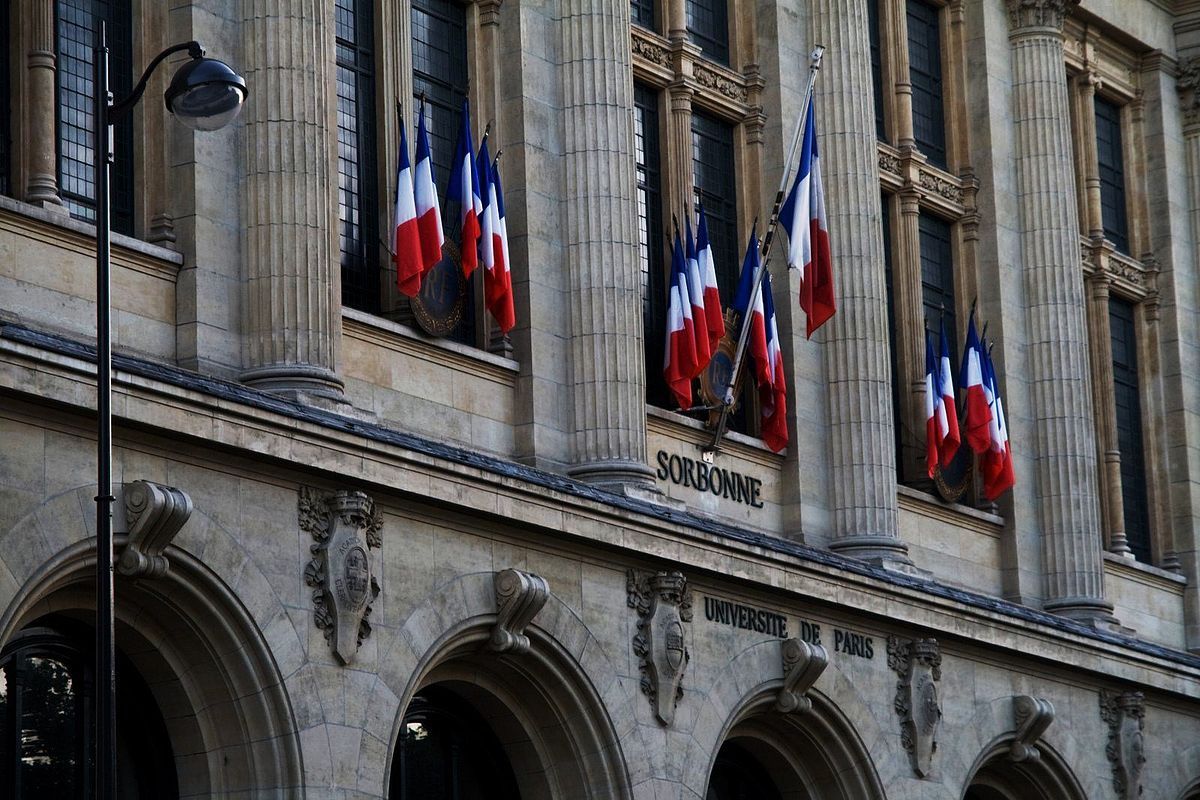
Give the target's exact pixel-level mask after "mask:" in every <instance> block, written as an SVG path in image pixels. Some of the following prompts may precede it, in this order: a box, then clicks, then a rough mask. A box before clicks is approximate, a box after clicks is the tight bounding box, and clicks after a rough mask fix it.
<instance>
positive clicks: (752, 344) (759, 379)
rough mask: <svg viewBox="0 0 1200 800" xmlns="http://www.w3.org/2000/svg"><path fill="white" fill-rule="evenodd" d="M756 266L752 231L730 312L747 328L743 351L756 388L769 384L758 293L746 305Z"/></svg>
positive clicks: (755, 235)
mask: <svg viewBox="0 0 1200 800" xmlns="http://www.w3.org/2000/svg"><path fill="white" fill-rule="evenodd" d="M758 264H759V260H758V236H757V233H756V231H754V230H752V231H750V241H749V242H747V243H746V257H745V258H744V259H743V260H742V274H741V277H740V278H738V287H737V292H736V293H735V294H734V296H733V309H734V311H736V312H737V314H738V316H739V318H740V319H741V321H742V323H741V324H742V325H749V326H750V333H749V338H748V340H747V345H746V350H747V351H748V352H749V353H750V355H751V357H753V358H754V375H755V381H754V383H755V385H756V386H767V385H770V383H771V378H772V367H771V361H770V359H768V357H767V325H766V315H765V314H764V312H763V293H762V291H761V290H760V291H759V292H758V294H757V295H756V296H755V298H754V305H753V306H751V305H750V292H751V290H752V289H753V288H754V276H755V274H756V273H757V272H758Z"/></svg>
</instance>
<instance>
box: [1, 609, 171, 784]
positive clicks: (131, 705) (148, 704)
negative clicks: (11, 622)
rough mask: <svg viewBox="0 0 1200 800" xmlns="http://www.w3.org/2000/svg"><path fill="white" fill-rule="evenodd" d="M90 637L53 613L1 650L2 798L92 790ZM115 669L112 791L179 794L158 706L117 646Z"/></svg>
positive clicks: (79, 626)
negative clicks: (114, 787) (114, 782)
mask: <svg viewBox="0 0 1200 800" xmlns="http://www.w3.org/2000/svg"><path fill="white" fill-rule="evenodd" d="M94 642H95V636H94V631H93V629H92V628H91V626H89V625H88V624H87V623H85V622H84V621H82V620H78V619H72V618H70V617H68V616H64V615H58V614H54V615H49V616H46V617H42V618H40V619H38V620H35V621H34V622H33V623H31V624H30V625H28V626H26V627H25V628H24V629H23V630H21V632H20V633H18V634H17V635H16V636H14V637H13V638H12V639H11V640H10V641H9V642H8V644H7V645H5V647H4V649H3V650H2V651H0V796H4V797H13V798H24V797H30V798H51V797H63V798H68V797H90V796H91V794H92V792H93V790H94V785H93V775H94V761H95V752H94V740H93V724H94V719H95V701H96V695H95V680H94V664H95V657H94V653H95V651H94ZM116 674H117V706H116V707H117V714H118V716H117V797H118V798H121V800H158V799H159V798H162V799H163V800H169V799H170V798H175V797H178V796H179V784H178V780H177V778H176V775H175V763H174V755H173V753H172V752H171V745H170V740H169V738H168V736H167V728H166V724H165V723H164V721H163V716H162V712H161V711H160V710H159V708H158V704H157V703H156V702H155V700H154V696H153V695H152V694H151V692H150V689H149V687H148V686H147V685H146V682H145V680H144V679H143V677H142V675H141V674H140V673H139V672H138V670H137V668H136V667H134V665H133V664H132V662H131V661H130V660H129V658H128V657H127V656H126V654H125V653H124V652H122V651H120V650H118V651H117V673H116Z"/></svg>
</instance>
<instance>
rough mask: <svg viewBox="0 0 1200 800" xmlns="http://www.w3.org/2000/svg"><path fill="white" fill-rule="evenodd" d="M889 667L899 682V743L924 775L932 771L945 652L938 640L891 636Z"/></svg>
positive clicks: (939, 722)
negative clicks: (943, 654) (939, 682)
mask: <svg viewBox="0 0 1200 800" xmlns="http://www.w3.org/2000/svg"><path fill="white" fill-rule="evenodd" d="M887 653H888V667H889V668H890V669H891V670H892V671H893V672H895V673H896V674H898V675H899V676H900V679H899V680H898V681H896V700H895V708H896V713H897V714H899V715H900V743H901V744H903V745H904V749H905V750H907V751H908V754H909V756H910V757H911V759H912V766H913V771H915V772H916V773H917V775H918V776H919V777H921V778H924V777H926V776H928V775H929V773H930V772H931V771H932V770H933V754H934V752H935V751H936V750H937V734H938V728H939V727H941V724H942V708H941V704H940V702H939V700H938V691H937V682H938V681H940V680H941V679H942V653H941V650H940V649H938V643H937V640H936V639H914V640H905V639H900V638H899V637H896V636H889V637H888V646H887Z"/></svg>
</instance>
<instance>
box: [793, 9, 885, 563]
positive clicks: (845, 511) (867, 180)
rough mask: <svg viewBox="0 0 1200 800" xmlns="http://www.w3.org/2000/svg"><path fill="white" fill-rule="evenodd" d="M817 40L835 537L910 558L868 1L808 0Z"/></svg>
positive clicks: (872, 553) (859, 554)
mask: <svg viewBox="0 0 1200 800" xmlns="http://www.w3.org/2000/svg"><path fill="white" fill-rule="evenodd" d="M812 20H813V28H814V30H813V41H815V42H819V43H820V44H823V45H825V47H826V48H827V49H826V50H825V59H824V61H823V63H822V66H821V77H820V80H818V81H817V109H818V111H817V113H818V114H819V115H820V116H819V122H820V131H821V169H822V171H823V172H824V183H825V193H826V195H825V201H826V214H827V218H828V222H829V231H830V239H831V241H830V246H831V249H832V251H833V254H834V256H833V257H834V259H836V262H837V264H838V267H837V282H838V287H837V296H838V311H837V313H836V314H835V315H834V316H833V319H832V320H831V321H830V322H829V324H827V325H826V326H825V328H824V329H823V332H822V333H820V334H818V335H817V341H818V342H820V343H821V345H822V351H823V354H824V359H825V372H826V375H827V380H828V385H829V438H830V454H829V466H830V482H831V485H832V489H833V491H832V499H833V541H832V542H831V543H830V547H832V548H833V549H835V550H838V551H840V552H843V553H845V554H847V555H850V556H853V557H856V558H862V559H865V560H867V561H871V562H873V563H878V564H887V565H905V564H907V563H908V555H907V551H908V548H907V547H906V546H905V545H904V543H903V542H901V541H900V539H899V534H898V523H897V510H896V466H895V452H894V451H895V439H894V437H893V433H892V432H893V428H892V425H893V419H892V391H891V365H890V364H889V363H888V362H889V359H888V322H887V303H888V297H887V276H886V274H885V272H884V261H883V236H882V231H881V229H880V224H881V223H880V219H881V216H882V212H881V209H880V198H879V172H878V156H877V149H876V145H875V120H874V100H873V99H872V97H873V95H874V93H873V90H872V86H871V63H870V56H869V53H870V49H869V41H868V35H867V34H868V30H867V6H866V2H865V0H814V2H813V5H812Z"/></svg>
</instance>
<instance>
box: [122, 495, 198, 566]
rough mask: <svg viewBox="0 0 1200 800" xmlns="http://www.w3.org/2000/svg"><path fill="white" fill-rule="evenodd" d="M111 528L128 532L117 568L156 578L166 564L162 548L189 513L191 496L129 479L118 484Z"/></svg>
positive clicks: (176, 531) (186, 519) (182, 524)
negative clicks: (119, 488) (128, 481)
mask: <svg viewBox="0 0 1200 800" xmlns="http://www.w3.org/2000/svg"><path fill="white" fill-rule="evenodd" d="M121 494H122V497H121V498H118V502H117V503H116V504H115V506H114V510H115V514H114V519H113V529H114V531H115V532H117V533H126V534H128V537H129V538H128V539H127V540H126V542H125V547H124V548H123V549H122V550H121V554H120V557H119V559H118V561H117V571H118V572H120V573H121V574H122V575H125V576H127V577H130V578H159V577H162V576H163V575H166V574H167V569H168V568H169V566H170V565H169V564H168V563H167V557H166V556H165V555H163V551H164V550H165V549H166V548H167V545H169V544H170V543H171V541H172V540H173V539H174V538H175V534H177V533H179V530H180V529H181V528H182V527H183V526H184V523H186V522H187V521H188V517H190V516H191V515H192V498H191V497H188V494H187V492H184V491H181V490H179V489H176V488H175V487H174V486H163V485H162V484H160V483H153V482H151V481H133V482H132V483H127V484H125V485H124V486H122V487H121Z"/></svg>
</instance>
